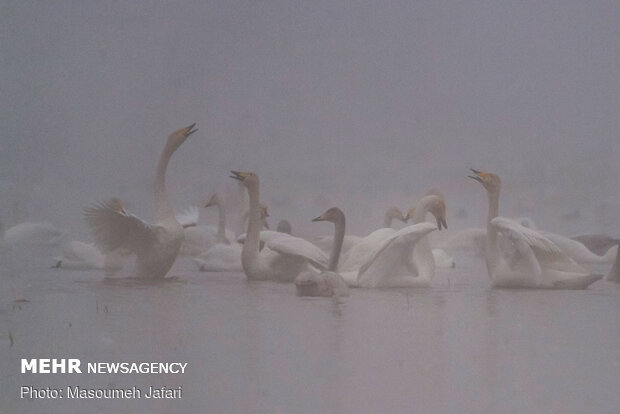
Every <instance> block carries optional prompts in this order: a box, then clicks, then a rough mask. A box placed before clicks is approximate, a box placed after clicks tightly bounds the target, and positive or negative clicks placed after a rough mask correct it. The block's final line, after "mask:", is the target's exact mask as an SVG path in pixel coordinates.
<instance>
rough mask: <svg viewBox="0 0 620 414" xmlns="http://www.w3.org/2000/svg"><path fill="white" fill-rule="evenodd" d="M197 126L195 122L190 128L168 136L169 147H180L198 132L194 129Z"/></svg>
mask: <svg viewBox="0 0 620 414" xmlns="http://www.w3.org/2000/svg"><path fill="white" fill-rule="evenodd" d="M195 126H196V123H195V122H194V123H193V124H191V125H190V126H187V127H185V128H181V129H177V130H176V131H174V132H173V133H172V134H170V135H169V136H168V145H169V146H171V147H172V148H178V147H180V146H181V144H183V143H184V142H185V140H186V139H187V138H188V137H189V136H190V135H192V134H193V133H194V132H196V131H198V129H194V127H195Z"/></svg>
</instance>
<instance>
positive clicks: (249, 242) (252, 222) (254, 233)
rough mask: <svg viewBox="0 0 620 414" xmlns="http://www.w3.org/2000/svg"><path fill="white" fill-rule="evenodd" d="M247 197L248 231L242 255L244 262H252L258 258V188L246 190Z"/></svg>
mask: <svg viewBox="0 0 620 414" xmlns="http://www.w3.org/2000/svg"><path fill="white" fill-rule="evenodd" d="M248 195H249V196H250V211H249V219H248V231H247V234H246V239H245V243H243V252H242V254H243V258H244V259H245V260H253V259H255V258H256V257H258V251H259V244H260V230H261V226H262V221H261V217H260V205H259V203H260V199H259V190H258V187H252V188H248Z"/></svg>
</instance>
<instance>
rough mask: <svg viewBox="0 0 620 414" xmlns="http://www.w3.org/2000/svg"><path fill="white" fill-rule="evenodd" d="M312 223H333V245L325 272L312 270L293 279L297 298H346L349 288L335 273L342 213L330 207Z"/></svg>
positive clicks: (342, 225)
mask: <svg viewBox="0 0 620 414" xmlns="http://www.w3.org/2000/svg"><path fill="white" fill-rule="evenodd" d="M312 221H330V222H332V223H334V227H335V235H334V244H333V246H332V251H331V254H330V258H329V264H328V267H327V270H326V271H323V272H320V273H319V272H317V271H316V270H314V269H308V270H306V271H305V272H302V273H300V274H299V275H298V276H297V277H296V278H295V290H296V291H297V296H322V297H331V296H347V295H348V294H349V286H348V285H347V283H346V282H345V280H344V279H343V278H342V276H340V275H339V274H338V273H337V269H338V260H339V258H340V251H341V249H342V243H343V240H344V232H345V217H344V213H343V212H342V210H340V209H339V208H337V207H332V208H330V209H329V210H327V211H326V212H325V213H323V214H322V215H320V216H319V217H317V218H315V219H314V220H312Z"/></svg>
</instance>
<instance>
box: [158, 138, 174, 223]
mask: <svg viewBox="0 0 620 414" xmlns="http://www.w3.org/2000/svg"><path fill="white" fill-rule="evenodd" d="M175 149H176V148H172V147H171V146H170V145H169V144H168V143H166V146H165V147H164V149H163V150H162V152H161V155H160V156H159V162H158V163H157V172H156V174H155V219H156V220H157V221H160V220H163V219H165V218H167V217H169V216H174V210H173V208H172V205H171V204H170V201H168V196H167V194H166V170H167V169H168V164H169V163H170V158H171V157H172V154H173V153H174V151H175Z"/></svg>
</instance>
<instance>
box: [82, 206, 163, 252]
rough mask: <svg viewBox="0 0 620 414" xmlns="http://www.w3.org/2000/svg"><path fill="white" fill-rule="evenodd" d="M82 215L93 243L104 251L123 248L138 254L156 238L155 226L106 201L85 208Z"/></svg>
mask: <svg viewBox="0 0 620 414" xmlns="http://www.w3.org/2000/svg"><path fill="white" fill-rule="evenodd" d="M84 216H85V218H86V222H87V223H88V226H89V227H90V229H91V231H92V232H93V235H94V237H95V244H96V245H97V247H98V248H99V249H100V250H101V251H102V252H104V253H108V252H111V251H113V250H116V249H118V248H123V249H127V250H130V251H131V252H133V253H135V254H137V255H140V254H141V253H142V252H143V251H144V250H145V249H147V248H148V247H149V246H150V245H151V244H152V242H153V241H154V240H155V238H156V227H155V226H151V225H150V224H148V223H146V222H144V221H142V220H141V219H139V218H138V217H136V216H134V215H133V214H129V213H127V211H125V210H124V209H121V210H118V209H115V208H114V207H113V206H112V205H111V204H110V203H108V202H100V203H97V204H94V205H93V206H91V207H87V208H85V209H84Z"/></svg>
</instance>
